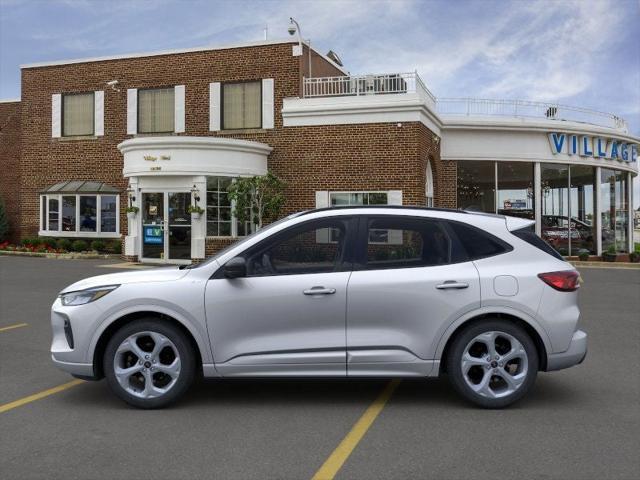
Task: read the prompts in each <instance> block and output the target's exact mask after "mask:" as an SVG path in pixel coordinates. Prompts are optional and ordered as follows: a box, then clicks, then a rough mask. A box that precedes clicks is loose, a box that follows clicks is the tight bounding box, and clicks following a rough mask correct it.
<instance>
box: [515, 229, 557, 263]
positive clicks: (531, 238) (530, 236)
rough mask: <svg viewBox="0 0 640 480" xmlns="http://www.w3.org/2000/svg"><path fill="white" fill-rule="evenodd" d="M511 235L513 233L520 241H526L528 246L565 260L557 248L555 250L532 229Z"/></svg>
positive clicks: (520, 230)
mask: <svg viewBox="0 0 640 480" xmlns="http://www.w3.org/2000/svg"><path fill="white" fill-rule="evenodd" d="M511 233H513V234H514V235H515V236H516V237H518V238H519V239H520V240H524V241H525V242H527V243H528V244H530V245H533V246H534V247H536V248H538V249H540V250H542V251H543V252H545V253H548V254H549V255H551V256H552V257H555V258H557V259H559V260H564V258H563V257H562V255H560V254H559V253H558V251H557V250H556V249H555V248H553V247H552V246H551V245H549V244H548V243H547V242H545V241H544V240H543V239H541V238H540V237H539V236H538V235H536V232H534V231H533V230H532V229H531V228H530V227H525V228H520V229H518V230H514V231H513V232H511Z"/></svg>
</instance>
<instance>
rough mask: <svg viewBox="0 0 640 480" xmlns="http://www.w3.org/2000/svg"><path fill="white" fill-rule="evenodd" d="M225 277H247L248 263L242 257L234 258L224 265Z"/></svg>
mask: <svg viewBox="0 0 640 480" xmlns="http://www.w3.org/2000/svg"><path fill="white" fill-rule="evenodd" d="M223 268H224V276H225V277H226V278H240V277H246V276H247V262H246V260H245V259H244V258H242V257H233V258H232V259H231V260H229V261H228V262H227V263H225V264H224V267H223Z"/></svg>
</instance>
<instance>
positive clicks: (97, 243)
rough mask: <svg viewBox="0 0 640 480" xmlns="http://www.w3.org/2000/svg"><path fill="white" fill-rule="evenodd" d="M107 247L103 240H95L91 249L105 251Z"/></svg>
mask: <svg viewBox="0 0 640 480" xmlns="http://www.w3.org/2000/svg"><path fill="white" fill-rule="evenodd" d="M104 248H105V244H104V242H103V241H102V240H94V241H93V242H91V250H95V251H97V252H103V251H104Z"/></svg>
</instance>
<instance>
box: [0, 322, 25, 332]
mask: <svg viewBox="0 0 640 480" xmlns="http://www.w3.org/2000/svg"><path fill="white" fill-rule="evenodd" d="M27 325H29V324H28V323H16V324H15V325H9V326H8V327H0V332H4V331H5V330H13V329H14V328H20V327H26V326H27Z"/></svg>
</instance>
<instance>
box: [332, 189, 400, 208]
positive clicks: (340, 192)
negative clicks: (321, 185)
mask: <svg viewBox="0 0 640 480" xmlns="http://www.w3.org/2000/svg"><path fill="white" fill-rule="evenodd" d="M354 193H355V194H358V193H362V194H365V193H366V194H367V195H371V194H372V193H374V194H377V193H381V194H384V195H386V197H387V203H380V204H378V203H376V204H373V205H374V206H375V205H379V206H380V207H384V206H386V205H389V190H344V191H342V190H329V199H328V200H329V207H333V206H334V205H332V203H331V196H332V195H334V194H342V195H344V194H348V195H351V194H354ZM358 205H361V204H359V203H358V204H352V203H349V204H348V205H345V207H352V206H358ZM362 205H365V204H362ZM366 205H367V206H370V205H371V204H370V203H367V204H366ZM335 206H341V205H335Z"/></svg>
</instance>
